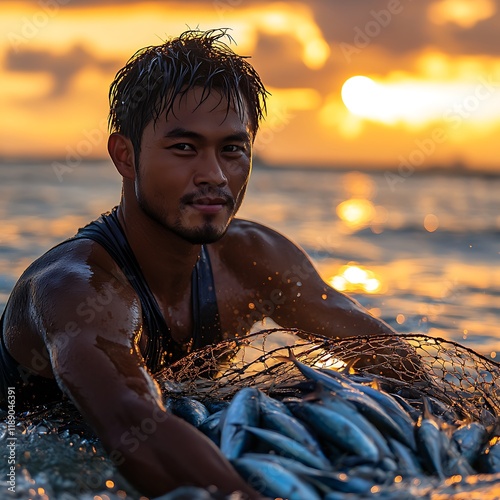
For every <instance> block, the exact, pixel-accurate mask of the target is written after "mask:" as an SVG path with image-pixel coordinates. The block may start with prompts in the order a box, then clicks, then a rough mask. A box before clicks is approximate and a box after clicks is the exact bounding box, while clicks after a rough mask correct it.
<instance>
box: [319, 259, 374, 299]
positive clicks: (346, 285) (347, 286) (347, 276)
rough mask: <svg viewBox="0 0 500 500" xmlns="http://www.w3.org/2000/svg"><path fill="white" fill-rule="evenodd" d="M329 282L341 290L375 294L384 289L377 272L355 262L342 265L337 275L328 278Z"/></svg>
mask: <svg viewBox="0 0 500 500" xmlns="http://www.w3.org/2000/svg"><path fill="white" fill-rule="evenodd" d="M328 283H329V284H330V285H331V286H332V287H333V288H335V289H336V290H338V291H340V292H364V293H370V294H374V293H380V292H381V291H382V283H381V281H380V279H379V278H378V277H377V276H376V275H375V273H374V272H373V271H370V270H369V269H366V268H364V267H362V266H361V265H358V264H354V263H349V264H347V265H345V266H342V267H341V268H340V270H339V271H338V273H337V274H336V275H335V276H331V277H330V278H329V279H328Z"/></svg>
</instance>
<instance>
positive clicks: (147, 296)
mask: <svg viewBox="0 0 500 500" xmlns="http://www.w3.org/2000/svg"><path fill="white" fill-rule="evenodd" d="M83 238H87V239H91V240H93V241H95V242H97V243H99V244H100V245H101V246H102V247H103V248H104V249H105V250H106V251H107V252H108V253H109V254H110V256H111V257H112V258H113V260H114V261H115V262H116V263H117V264H118V266H119V267H120V269H121V270H122V271H123V273H124V274H125V276H126V277H127V279H128V281H129V282H130V284H131V285H132V287H133V288H134V290H135V292H136V293H137V295H138V297H139V300H140V302H141V308H142V316H143V325H144V332H145V335H146V342H145V344H146V347H145V350H144V352H142V355H143V357H144V361H145V363H146V366H147V367H148V368H149V370H150V371H151V372H153V373H155V372H158V371H159V370H161V369H162V368H164V367H165V366H168V365H169V364H171V363H173V362H175V361H178V360H179V359H181V358H182V357H184V356H185V355H186V354H188V353H189V352H191V351H192V350H195V349H199V348H200V347H203V346H206V345H209V344H214V343H217V342H219V341H220V340H222V331H221V326H220V319H219V311H218V307H217V299H216V295H215V287H214V281H213V275H212V268H211V265H210V258H209V255H208V252H207V249H206V248H205V246H203V245H202V247H201V252H200V258H199V259H198V262H197V263H196V266H195V267H194V269H193V273H192V277H191V284H192V287H191V288H192V290H191V302H192V304H191V306H192V317H193V318H192V319H193V334H192V339H191V341H190V342H189V343H188V344H181V343H178V342H176V341H175V340H174V339H173V338H172V335H171V333H170V329H169V327H168V325H167V323H166V322H165V318H164V317H163V315H162V313H161V310H160V308H159V306H158V303H157V301H156V299H155V297H154V295H153V293H152V292H151V290H150V289H149V286H148V284H147V283H146V280H145V279H144V276H143V274H142V271H141V269H140V266H139V264H138V262H137V260H136V258H135V256H134V253H133V252H132V249H131V248H130V245H129V244H128V241H127V238H126V236H125V233H124V232H123V229H122V227H121V225H120V223H119V221H118V216H117V209H116V207H115V208H114V209H113V210H112V211H111V212H108V213H106V214H103V215H101V217H99V218H98V219H97V220H95V221H93V222H91V223H90V224H88V225H87V226H85V227H84V228H83V229H80V230H79V231H78V233H77V234H76V235H75V236H74V237H72V238H70V239H68V240H65V241H63V242H62V243H60V244H59V245H57V246H60V245H64V244H65V243H67V242H69V241H74V240H75V239H83ZM49 251H50V250H49ZM0 337H1V338H0V391H1V393H0V406H3V407H4V406H5V397H6V394H7V388H8V387H16V406H18V407H19V408H21V407H23V406H29V405H30V403H31V404H40V403H43V402H48V401H54V400H57V399H60V398H61V397H62V393H61V391H60V390H59V388H58V386H57V384H56V382H55V380H53V379H47V378H45V377H40V376H37V375H28V374H27V371H26V370H25V369H24V368H23V367H21V366H20V365H19V364H18V363H17V361H16V360H15V359H14V358H13V357H12V356H11V355H10V353H9V352H8V351H7V348H6V346H5V343H4V339H3V314H2V317H1V319H0ZM56 396H58V397H56ZM22 400H25V401H24V403H25V404H23V401H22Z"/></svg>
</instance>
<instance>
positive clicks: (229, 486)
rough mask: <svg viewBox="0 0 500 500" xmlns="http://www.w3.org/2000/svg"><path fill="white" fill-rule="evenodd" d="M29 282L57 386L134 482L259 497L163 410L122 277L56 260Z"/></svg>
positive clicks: (145, 488) (156, 489) (146, 489)
mask: <svg viewBox="0 0 500 500" xmlns="http://www.w3.org/2000/svg"><path fill="white" fill-rule="evenodd" d="M30 286H31V288H32V294H31V295H32V303H31V311H32V318H31V320H32V321H33V322H34V323H36V328H38V329H39V331H41V332H42V333H43V337H44V340H45V345H46V347H47V350H48V353H49V355H50V361H51V366H52V371H53V374H54V376H55V378H56V379H57V381H58V384H59V385H60V387H61V389H62V390H63V391H64V392H65V393H66V394H67V395H68V396H69V397H70V398H71V399H72V401H73V402H74V403H75V405H76V406H77V407H78V408H79V410H80V411H81V412H82V414H83V415H84V416H85V417H86V419H87V420H88V422H89V423H90V424H91V425H92V426H93V428H94V429H95V431H96V433H97V435H98V436H99V437H100V439H101V440H102V443H103V445H104V447H105V449H106V451H107V452H108V453H109V455H110V458H111V459H112V460H113V461H114V462H115V464H116V465H117V467H118V468H119V470H120V471H121V472H122V473H123V474H124V476H125V477H126V478H127V479H128V480H129V481H130V482H131V483H132V484H133V485H134V486H135V487H137V488H138V489H139V490H140V491H141V492H142V493H144V494H146V495H150V496H157V495H160V494H163V493H165V492H167V491H169V490H171V489H173V488H175V487H177V486H180V485H183V484H191V485H197V486H202V487H206V486H209V485H212V484H214V485H216V486H217V487H218V488H219V489H221V490H222V491H224V492H226V493H230V492H232V491H234V490H243V491H245V492H246V493H248V494H249V495H250V496H251V497H256V496H257V495H255V494H254V492H253V491H252V490H251V489H250V488H248V486H247V485H246V484H245V483H244V482H243V480H242V479H241V478H240V477H239V476H238V475H237V474H236V472H235V471H234V470H233V469H232V467H231V466H230V464H229V463H228V462H227V460H225V458H224V457H223V456H222V455H221V453H220V451H219V450H218V449H217V448H216V447H215V445H213V444H212V442H211V441H210V440H208V439H207V438H205V436H203V435H202V434H201V433H199V432H198V431H197V430H196V429H195V428H194V427H192V426H190V425H189V424H187V423H185V422H184V421H182V420H181V419H179V418H177V417H175V416H174V415H172V414H170V413H168V412H167V411H166V410H165V408H164V406H163V404H162V401H161V395H160V391H159V388H158V386H157V384H156V383H155V382H154V380H153V379H152V377H151V376H150V375H149V373H148V372H147V370H146V369H145V368H144V363H143V360H142V357H141V355H140V353H139V352H138V349H137V346H136V342H135V340H136V336H137V335H138V333H139V332H140V329H141V327H142V319H141V311H140V305H139V303H138V300H137V297H136V296H135V293H134V292H133V291H132V290H131V289H130V288H129V286H128V283H126V280H125V278H124V277H123V279H119V278H117V276H116V274H115V275H113V274H111V273H110V272H108V271H104V270H103V269H102V267H100V266H99V265H94V264H92V263H88V264H85V265H83V264H76V265H75V263H72V262H68V263H67V265H65V264H64V263H61V262H58V263H57V264H55V265H53V266H49V268H48V269H46V270H45V272H43V273H41V274H39V275H38V276H36V277H35V278H34V279H32V280H31V285H30ZM68 331H70V332H71V335H68Z"/></svg>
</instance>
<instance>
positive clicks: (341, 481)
mask: <svg viewBox="0 0 500 500" xmlns="http://www.w3.org/2000/svg"><path fill="white" fill-rule="evenodd" d="M243 458H252V459H254V460H267V461H270V462H274V463H278V464H280V465H281V466H283V467H285V469H287V470H289V471H291V472H293V473H294V474H296V475H297V476H299V477H300V478H302V479H304V480H305V481H307V482H311V483H312V484H313V485H314V486H315V487H316V488H317V489H318V490H320V491H321V492H322V493H328V492H329V491H331V490H332V489H333V490H336V491H342V492H344V493H368V492H369V491H370V489H371V488H372V486H373V482H371V481H368V480H366V479H363V478H358V477H355V476H349V475H348V474H345V473H344V472H337V471H322V470H318V469H314V468H312V467H308V466H307V465H305V464H303V463H302V462H298V461H297V460H294V459H291V458H286V457H283V456H282V455H276V454H271V453H245V454H244V455H243Z"/></svg>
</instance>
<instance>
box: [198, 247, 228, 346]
mask: <svg viewBox="0 0 500 500" xmlns="http://www.w3.org/2000/svg"><path fill="white" fill-rule="evenodd" d="M191 293H192V307H193V349H199V348H200V347H204V346H206V345H209V344H214V343H217V342H220V341H221V340H222V329H221V325H220V317H219V308H218V306H217V297H216V294H215V284H214V278H213V273H212V266H211V263H210V257H209V255H208V251H207V249H206V247H205V245H202V247H201V252H200V258H199V259H198V262H197V264H196V266H195V268H194V270H193V274H192V276H191Z"/></svg>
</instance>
